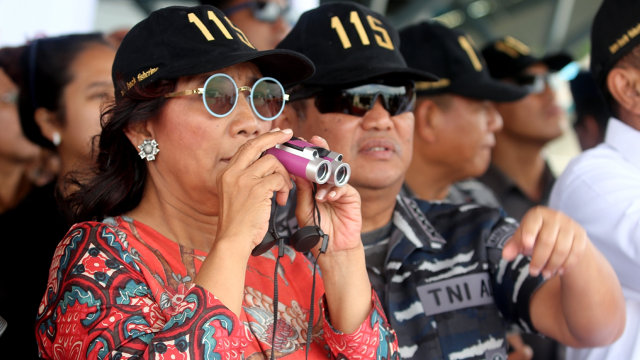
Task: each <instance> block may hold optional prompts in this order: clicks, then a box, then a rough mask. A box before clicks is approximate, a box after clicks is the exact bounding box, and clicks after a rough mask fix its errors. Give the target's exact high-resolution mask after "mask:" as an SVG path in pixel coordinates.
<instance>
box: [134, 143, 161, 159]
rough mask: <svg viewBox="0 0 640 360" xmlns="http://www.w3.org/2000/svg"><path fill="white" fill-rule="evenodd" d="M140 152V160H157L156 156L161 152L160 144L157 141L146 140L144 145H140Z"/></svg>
mask: <svg viewBox="0 0 640 360" xmlns="http://www.w3.org/2000/svg"><path fill="white" fill-rule="evenodd" d="M138 149H140V152H139V153H138V155H140V159H145V158H146V159H147V161H153V160H155V159H156V154H157V153H158V152H159V151H160V149H158V143H157V142H156V140H155V139H151V140H149V139H145V140H144V141H143V142H142V144H140V145H138Z"/></svg>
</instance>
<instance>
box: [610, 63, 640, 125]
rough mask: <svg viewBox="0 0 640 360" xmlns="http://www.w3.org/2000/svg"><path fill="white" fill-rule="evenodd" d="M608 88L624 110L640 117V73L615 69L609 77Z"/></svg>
mask: <svg viewBox="0 0 640 360" xmlns="http://www.w3.org/2000/svg"><path fill="white" fill-rule="evenodd" d="M607 88H608V89H609V92H610V93H611V96H613V98H614V99H615V100H616V102H618V104H619V105H620V107H621V108H622V109H624V110H626V111H629V112H632V113H634V114H636V115H640V72H639V71H637V70H635V69H628V68H622V67H614V68H613V69H611V71H609V74H608V75H607Z"/></svg>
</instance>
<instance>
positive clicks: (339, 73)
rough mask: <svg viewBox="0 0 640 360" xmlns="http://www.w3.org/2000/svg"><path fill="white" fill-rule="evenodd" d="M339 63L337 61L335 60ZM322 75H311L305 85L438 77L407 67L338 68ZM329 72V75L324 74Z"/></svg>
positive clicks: (433, 78) (430, 79)
mask: <svg viewBox="0 0 640 360" xmlns="http://www.w3.org/2000/svg"><path fill="white" fill-rule="evenodd" d="M337 63H338V64H339V61H337ZM324 74H325V76H323V77H312V78H310V79H309V80H308V81H305V85H309V86H320V87H338V86H345V85H353V84H358V83H363V82H366V81H369V80H376V79H387V78H388V79H392V80H398V81H436V80H438V79H439V78H438V77H437V76H436V75H434V74H431V73H429V72H426V71H421V70H417V69H411V68H408V67H367V66H363V67H361V68H358V69H353V68H350V69H345V68H343V69H340V68H339V65H338V66H337V67H336V69H335V71H325V72H324ZM326 74H330V75H328V76H327V75H326Z"/></svg>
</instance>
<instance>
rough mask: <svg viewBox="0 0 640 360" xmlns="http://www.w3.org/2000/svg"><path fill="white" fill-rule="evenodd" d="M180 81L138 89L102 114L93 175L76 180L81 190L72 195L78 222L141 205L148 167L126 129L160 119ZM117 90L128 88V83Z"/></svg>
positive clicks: (69, 203) (74, 217)
mask: <svg viewBox="0 0 640 360" xmlns="http://www.w3.org/2000/svg"><path fill="white" fill-rule="evenodd" d="M176 83H177V80H159V81H157V82H155V83H152V84H149V85H147V86H146V87H144V88H140V87H138V86H134V87H133V88H131V89H129V90H128V91H127V93H126V96H123V97H120V98H119V99H118V100H117V101H116V102H115V103H113V104H111V106H109V107H108V108H107V109H106V110H105V112H103V113H102V115H101V123H102V133H101V134H100V138H99V139H100V140H99V142H98V150H97V151H98V154H97V159H96V166H95V169H94V170H93V172H92V174H91V175H92V176H91V177H90V178H89V179H87V178H86V177H83V178H77V179H75V180H73V183H74V185H77V186H78V187H79V189H78V190H77V191H75V192H73V193H72V194H70V195H69V196H68V197H67V199H66V202H67V206H68V208H69V209H70V210H71V212H72V220H73V221H74V222H80V221H87V220H102V219H103V218H104V217H105V216H115V215H121V214H123V213H125V212H127V211H129V210H131V209H133V208H134V207H136V206H137V205H138V203H139V202H140V199H141V198H142V193H143V191H144V185H145V181H146V179H147V164H146V161H145V160H141V159H140V157H139V156H138V151H137V150H136V148H135V147H134V146H133V145H132V144H131V142H130V141H129V138H127V136H126V134H125V130H126V129H128V128H130V127H132V126H135V125H136V124H142V123H144V122H146V121H147V120H149V119H152V118H154V117H156V116H157V114H158V113H159V111H160V109H161V108H162V106H163V105H164V103H165V101H166V98H165V97H164V95H165V94H167V93H169V92H171V91H173V90H174V89H175V87H176ZM115 85H116V87H115V88H116V89H122V88H126V86H125V84H124V82H123V83H122V84H115Z"/></svg>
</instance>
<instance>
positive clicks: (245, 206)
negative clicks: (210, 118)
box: [216, 129, 293, 257]
mask: <svg viewBox="0 0 640 360" xmlns="http://www.w3.org/2000/svg"><path fill="white" fill-rule="evenodd" d="M292 134H293V133H292V131H291V130H290V129H286V130H279V129H274V130H272V131H271V132H269V133H266V134H262V135H260V136H258V137H257V138H255V139H251V140H249V141H247V142H246V143H245V144H244V145H242V146H241V147H240V149H238V152H237V153H236V154H235V155H234V156H233V157H232V158H231V160H230V161H229V166H228V167H227V168H226V169H225V170H224V171H223V172H222V173H221V174H220V176H219V177H218V196H219V199H220V212H219V219H218V231H217V234H216V242H219V241H226V240H227V239H231V241H234V242H236V244H235V246H237V244H238V243H242V244H246V247H245V248H244V249H243V251H244V250H246V252H245V254H246V255H247V257H248V256H249V254H250V252H251V250H253V248H254V247H255V246H256V245H258V244H260V242H261V241H262V238H263V237H264V235H265V233H266V232H267V230H268V225H269V217H270V216H271V201H272V198H273V193H274V192H275V193H276V200H277V202H278V203H279V204H280V205H284V204H285V203H286V201H287V197H288V195H289V190H291V188H292V187H293V184H292V182H291V178H290V176H289V173H288V172H287V170H286V169H285V168H284V166H283V165H282V164H281V163H280V161H278V159H276V158H275V157H274V156H272V155H265V156H262V154H263V152H264V151H265V150H267V149H269V148H272V147H274V146H275V145H276V144H282V143H284V142H286V141H288V140H289V139H291V136H292Z"/></svg>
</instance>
